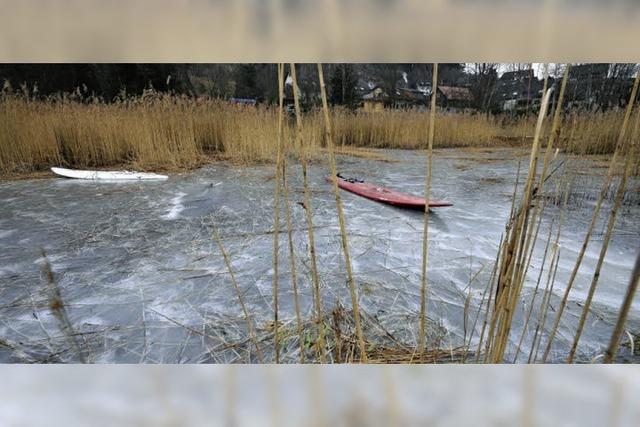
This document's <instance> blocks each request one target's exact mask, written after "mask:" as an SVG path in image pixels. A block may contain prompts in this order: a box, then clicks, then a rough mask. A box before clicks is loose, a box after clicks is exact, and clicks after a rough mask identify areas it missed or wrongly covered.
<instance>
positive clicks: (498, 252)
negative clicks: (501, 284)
mask: <svg viewBox="0 0 640 427" xmlns="http://www.w3.org/2000/svg"><path fill="white" fill-rule="evenodd" d="M503 239H504V234H503V235H501V236H500V243H499V244H498V251H497V252H496V260H495V262H494V263H493V269H492V270H491V277H490V278H489V286H488V288H489V298H488V299H487V309H486V310H485V312H484V320H483V322H482V330H481V331H480V338H479V340H478V348H477V350H476V361H475V363H479V362H480V350H481V349H482V342H483V341H484V333H485V331H486V329H487V323H488V321H489V313H490V311H491V301H492V300H493V288H494V286H493V282H494V280H495V277H496V272H497V270H498V262H499V261H500V248H501V247H502V240H503ZM480 310H482V303H481V304H480V307H478V313H479V312H480ZM469 344H471V340H469ZM467 351H468V347H467ZM485 354H486V350H485Z"/></svg>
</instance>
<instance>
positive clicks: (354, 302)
mask: <svg viewBox="0 0 640 427" xmlns="http://www.w3.org/2000/svg"><path fill="white" fill-rule="evenodd" d="M318 78H319V81H320V95H321V97H322V111H323V112H324V120H325V121H324V123H325V137H326V140H327V148H328V151H329V164H330V166H331V181H332V183H333V194H334V196H335V199H336V209H337V211H338V222H339V224H340V237H341V239H342V251H343V253H344V262H345V268H346V270H347V282H348V285H349V294H350V296H351V306H352V309H353V320H354V323H355V328H356V336H357V338H358V347H359V350H360V358H361V361H362V362H363V363H367V353H366V349H365V345H364V336H363V334H362V326H361V324H360V304H359V303H358V290H357V289H356V284H355V282H354V280H353V271H352V266H351V255H350V253H349V240H348V238H347V226H346V223H345V219H344V211H343V209H342V200H341V198H340V189H339V188H338V181H337V174H338V171H337V167H336V158H335V153H334V151H333V150H334V147H333V129H332V126H331V119H330V118H329V103H328V102H327V91H326V88H325V83H324V75H323V72H322V64H318Z"/></svg>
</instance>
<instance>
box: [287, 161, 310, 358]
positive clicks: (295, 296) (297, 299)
mask: <svg viewBox="0 0 640 427" xmlns="http://www.w3.org/2000/svg"><path fill="white" fill-rule="evenodd" d="M282 187H283V190H284V204H285V221H286V225H287V241H288V245H289V261H290V265H291V287H292V290H293V303H294V307H295V311H296V329H297V331H298V342H299V345H300V363H305V349H304V331H303V328H302V315H301V314H300V297H299V295H298V277H297V273H296V256H295V247H294V245H293V227H292V224H291V204H290V203H289V182H288V180H287V158H286V153H283V158H282Z"/></svg>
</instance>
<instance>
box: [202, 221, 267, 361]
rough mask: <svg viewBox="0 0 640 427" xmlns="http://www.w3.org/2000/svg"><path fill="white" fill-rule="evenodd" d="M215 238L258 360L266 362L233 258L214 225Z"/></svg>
mask: <svg viewBox="0 0 640 427" xmlns="http://www.w3.org/2000/svg"><path fill="white" fill-rule="evenodd" d="M213 238H214V239H215V241H216V244H217V245H218V249H220V253H221V254H222V258H223V259H224V264H225V265H226V267H227V271H228V272H229V276H230V277H231V283H232V284H233V288H234V289H235V291H236V296H237V297H238V302H239V303H240V307H241V308H242V313H243V314H244V318H245V320H246V322H247V329H248V330H249V339H250V340H251V342H252V343H253V345H254V347H255V348H256V354H257V356H258V361H259V362H260V363H264V357H263V356H262V350H260V346H259V345H258V338H257V336H256V333H255V329H254V327H253V318H252V317H251V315H250V314H249V310H248V309H247V306H246V304H245V302H244V298H243V297H242V291H241V290H240V286H239V285H238V282H237V281H236V275H235V273H234V272H233V268H232V267H231V260H230V259H229V255H228V254H227V251H226V250H225V249H224V246H223V245H222V240H221V239H220V235H219V234H218V230H217V229H216V228H215V226H214V227H213Z"/></svg>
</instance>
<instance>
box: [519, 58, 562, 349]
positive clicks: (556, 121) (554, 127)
mask: <svg viewBox="0 0 640 427" xmlns="http://www.w3.org/2000/svg"><path fill="white" fill-rule="evenodd" d="M569 68H570V66H569V64H567V66H566V68H565V71H564V75H563V78H562V84H561V87H560V93H559V95H558V101H557V105H556V109H555V111H554V114H553V121H552V124H551V131H550V134H549V140H548V142H547V146H546V149H545V154H544V160H543V162H542V171H541V172H540V178H539V181H538V185H537V186H536V187H534V189H533V193H532V196H533V197H535V198H536V204H535V207H534V211H533V216H532V217H531V218H530V219H528V218H527V219H526V220H525V221H527V220H530V221H531V222H535V221H536V218H538V216H540V219H541V218H542V211H543V210H544V206H542V208H541V207H540V206H541V203H540V198H539V197H536V196H538V195H540V194H542V192H543V191H544V184H545V182H546V181H547V178H548V176H547V168H548V167H549V163H550V162H551V153H552V152H553V144H554V142H555V140H556V139H557V138H558V136H559V134H560V121H561V120H560V113H561V111H562V103H563V99H564V93H565V89H566V86H567V79H568V77H569ZM547 77H548V76H547V73H546V68H545V87H546V82H547ZM541 209H542V211H541ZM552 225H553V224H552ZM552 228H553V227H552V226H550V227H549V239H550V238H551V230H552ZM538 229H539V223H538V228H536V232H535V235H533V228H529V233H528V234H527V237H526V241H525V244H524V251H522V252H521V253H520V258H522V256H525V255H526V254H527V253H528V254H529V255H528V261H527V263H526V267H525V268H524V269H522V268H521V267H518V266H519V265H521V264H522V261H521V260H519V262H518V263H517V267H516V271H517V273H516V283H517V284H518V286H519V287H521V286H522V285H523V281H524V280H525V278H526V275H527V272H528V270H529V265H530V262H531V256H532V255H533V250H534V247H535V243H536V241H537V234H538ZM549 239H547V245H546V247H545V251H544V258H543V263H542V266H541V268H540V275H539V276H538V280H537V283H536V290H535V293H534V298H533V299H534V300H535V296H536V295H537V292H538V286H539V284H540V278H541V276H542V271H543V269H544V262H545V261H546V255H547V251H548V249H549ZM532 242H533V243H532ZM530 245H531V250H530V251H529V249H528V248H529V246H530ZM518 294H519V291H518ZM532 309H533V301H532V303H531V307H530V309H529V314H528V315H527V319H526V321H525V325H524V329H523V331H522V335H521V337H520V342H519V344H518V346H517V349H516V356H515V357H516V358H517V357H518V354H519V352H520V346H521V344H522V340H523V339H524V335H525V333H526V327H527V325H528V323H529V318H530V316H531V311H532ZM514 362H515V359H514Z"/></svg>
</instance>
